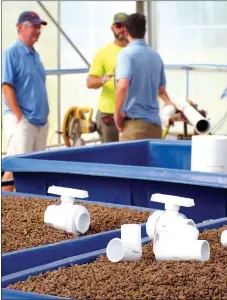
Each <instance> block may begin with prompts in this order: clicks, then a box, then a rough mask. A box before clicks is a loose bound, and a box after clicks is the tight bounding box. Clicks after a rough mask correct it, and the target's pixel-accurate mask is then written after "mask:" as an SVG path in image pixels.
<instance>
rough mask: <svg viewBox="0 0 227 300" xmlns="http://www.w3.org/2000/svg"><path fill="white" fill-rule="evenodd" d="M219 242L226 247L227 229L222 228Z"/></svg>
mask: <svg viewBox="0 0 227 300" xmlns="http://www.w3.org/2000/svg"><path fill="white" fill-rule="evenodd" d="M221 244H222V246H223V247H224V248H227V230H224V231H223V232H222V234H221Z"/></svg>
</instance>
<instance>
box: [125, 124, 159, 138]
mask: <svg viewBox="0 0 227 300" xmlns="http://www.w3.org/2000/svg"><path fill="white" fill-rule="evenodd" d="M161 138H162V128H161V127H160V126H158V125H156V124H152V123H148V122H145V121H143V120H139V119H126V120H125V121H123V126H122V136H121V138H120V140H121V141H130V140H143V139H161Z"/></svg>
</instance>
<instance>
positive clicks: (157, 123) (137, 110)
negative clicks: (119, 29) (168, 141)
mask: <svg viewBox="0 0 227 300" xmlns="http://www.w3.org/2000/svg"><path fill="white" fill-rule="evenodd" d="M125 28H126V36H127V39H128V41H129V44H128V45H127V46H126V47H125V48H124V49H123V50H121V52H120V53H119V55H118V58H117V68H116V96H115V114H114V119H115V124H116V126H117V128H118V130H119V131H120V132H122V137H121V140H124V141H127V140H137V139H148V138H161V137H162V128H161V120H160V116H159V105H158V96H160V97H161V98H162V100H163V101H164V104H165V105H173V106H174V104H173V103H172V102H171V100H170V99H169V96H168V94H167V92H166V89H165V85H166V77H165V72H164V66H163V62H162V59H161V58H160V56H159V54H158V53H156V52H155V51H154V50H153V49H152V48H151V47H149V46H148V45H147V44H146V42H145V40H144V36H145V33H146V19H145V16H144V15H142V14H139V13H135V14H132V15H130V16H129V17H128V18H127V20H126V22H125Z"/></svg>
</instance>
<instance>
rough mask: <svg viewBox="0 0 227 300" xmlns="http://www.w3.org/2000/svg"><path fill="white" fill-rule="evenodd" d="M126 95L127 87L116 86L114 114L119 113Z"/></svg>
mask: <svg viewBox="0 0 227 300" xmlns="http://www.w3.org/2000/svg"><path fill="white" fill-rule="evenodd" d="M126 96H127V89H125V88H121V87H119V88H118V87H117V89H116V95H115V114H120V113H121V109H122V107H123V105H124V102H125V99H126Z"/></svg>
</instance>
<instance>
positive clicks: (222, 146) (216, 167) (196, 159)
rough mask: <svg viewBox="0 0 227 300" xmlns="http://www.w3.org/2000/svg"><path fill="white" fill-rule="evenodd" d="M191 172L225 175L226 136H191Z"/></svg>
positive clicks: (226, 161)
mask: <svg viewBox="0 0 227 300" xmlns="http://www.w3.org/2000/svg"><path fill="white" fill-rule="evenodd" d="M191 171H197V172H212V173H227V136H221V135H195V136H193V137H192V152H191Z"/></svg>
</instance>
